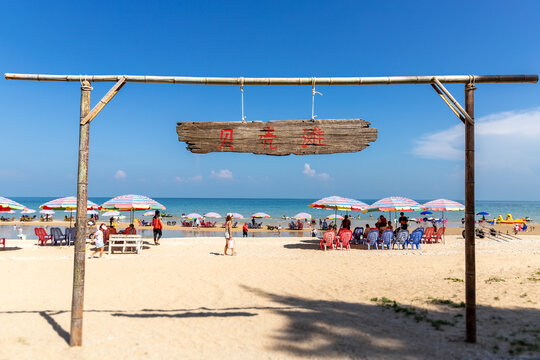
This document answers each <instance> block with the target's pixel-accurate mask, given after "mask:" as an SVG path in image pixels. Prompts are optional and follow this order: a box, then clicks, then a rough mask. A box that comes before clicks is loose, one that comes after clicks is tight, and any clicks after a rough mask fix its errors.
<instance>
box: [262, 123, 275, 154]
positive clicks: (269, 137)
mask: <svg viewBox="0 0 540 360" xmlns="http://www.w3.org/2000/svg"><path fill="white" fill-rule="evenodd" d="M263 130H264V131H266V132H265V133H264V134H262V135H261V136H259V140H262V141H263V144H262V148H263V149H264V148H265V147H266V145H268V147H269V148H270V149H272V150H275V149H277V148H278V147H277V145H275V146H273V145H272V142H273V141H274V139H275V138H276V137H277V135H276V134H274V129H273V128H271V127H270V126H267V127H265V128H264V129H263Z"/></svg>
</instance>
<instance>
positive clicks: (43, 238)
mask: <svg viewBox="0 0 540 360" xmlns="http://www.w3.org/2000/svg"><path fill="white" fill-rule="evenodd" d="M34 233H35V234H36V236H37V237H38V244H40V245H47V241H49V240H51V244H52V242H53V239H52V235H47V232H46V231H45V229H44V228H41V227H37V228H34Z"/></svg>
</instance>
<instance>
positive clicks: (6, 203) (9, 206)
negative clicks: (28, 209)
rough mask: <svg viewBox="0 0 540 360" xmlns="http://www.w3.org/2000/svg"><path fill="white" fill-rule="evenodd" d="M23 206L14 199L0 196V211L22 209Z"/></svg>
mask: <svg viewBox="0 0 540 360" xmlns="http://www.w3.org/2000/svg"><path fill="white" fill-rule="evenodd" d="M24 208H25V207H24V205H21V204H19V203H18V202H16V201H13V200H11V199H8V198H5V197H3V196H0V211H9V210H23V209H24Z"/></svg>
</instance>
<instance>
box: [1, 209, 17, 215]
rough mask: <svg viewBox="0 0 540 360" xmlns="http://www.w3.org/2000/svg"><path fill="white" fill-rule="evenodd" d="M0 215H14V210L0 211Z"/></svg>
mask: <svg viewBox="0 0 540 360" xmlns="http://www.w3.org/2000/svg"><path fill="white" fill-rule="evenodd" d="M0 213H2V214H15V210H8V209H6V210H0Z"/></svg>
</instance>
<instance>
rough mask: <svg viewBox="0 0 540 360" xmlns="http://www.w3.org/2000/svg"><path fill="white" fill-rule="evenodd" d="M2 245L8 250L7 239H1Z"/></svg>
mask: <svg viewBox="0 0 540 360" xmlns="http://www.w3.org/2000/svg"><path fill="white" fill-rule="evenodd" d="M0 244H2V245H3V246H4V250H5V249H6V239H5V238H2V239H0Z"/></svg>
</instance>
